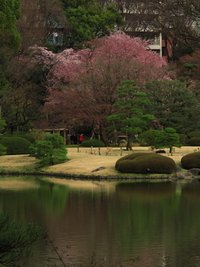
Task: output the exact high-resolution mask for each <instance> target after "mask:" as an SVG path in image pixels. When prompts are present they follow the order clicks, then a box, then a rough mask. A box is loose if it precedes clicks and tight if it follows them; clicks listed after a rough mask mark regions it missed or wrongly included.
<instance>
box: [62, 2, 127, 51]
mask: <svg viewBox="0 0 200 267" xmlns="http://www.w3.org/2000/svg"><path fill="white" fill-rule="evenodd" d="M62 2H63V5H64V8H65V12H66V17H67V20H68V22H69V27H70V30H69V35H68V38H67V46H68V47H79V48H80V47H83V46H84V44H85V42H86V41H89V40H91V39H94V38H95V37H101V36H104V35H107V34H109V33H110V32H112V31H113V30H114V28H115V26H116V25H118V24H120V23H121V22H122V18H121V15H120V14H119V12H118V11H117V8H116V5H115V4H113V3H110V4H109V5H107V6H105V7H103V6H102V5H100V3H99V2H98V0H62Z"/></svg>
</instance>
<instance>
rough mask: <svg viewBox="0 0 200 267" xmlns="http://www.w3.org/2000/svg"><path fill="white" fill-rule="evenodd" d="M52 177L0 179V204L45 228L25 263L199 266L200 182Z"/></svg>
mask: <svg viewBox="0 0 200 267" xmlns="http://www.w3.org/2000/svg"><path fill="white" fill-rule="evenodd" d="M51 181H52V182H49V181H46V180H42V179H38V178H37V179H31V178H4V177H2V178H1V179H0V211H1V212H6V213H8V214H9V215H11V216H12V217H14V218H15V219H16V220H17V221H20V222H35V223H38V224H40V225H42V226H43V227H44V228H45V229H46V230H47V233H48V239H47V240H44V241H42V242H41V241H40V242H38V243H37V244H35V246H34V248H33V251H32V255H31V256H30V257H29V259H26V262H25V263H24V264H22V263H21V266H22V267H25V266H28V267H61V266H67V267H90V266H91V267H199V266H200V184H198V183H195V184H184V185H180V184H175V183H169V182H164V183H130V182H117V183H113V182H107V183H100V182H80V181H61V182H60V184H59V183H55V182H53V181H54V180H51ZM62 183H64V184H62ZM59 257H60V258H61V259H62V260H60V259H59Z"/></svg>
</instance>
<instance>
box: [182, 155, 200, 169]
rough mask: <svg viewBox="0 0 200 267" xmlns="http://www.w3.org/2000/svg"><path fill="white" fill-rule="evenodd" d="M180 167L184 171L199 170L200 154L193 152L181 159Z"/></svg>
mask: <svg viewBox="0 0 200 267" xmlns="http://www.w3.org/2000/svg"><path fill="white" fill-rule="evenodd" d="M181 165H182V167H183V168H184V169H187V170H189V169H193V168H200V152H194V153H190V154H187V155H185V156H183V157H182V159H181Z"/></svg>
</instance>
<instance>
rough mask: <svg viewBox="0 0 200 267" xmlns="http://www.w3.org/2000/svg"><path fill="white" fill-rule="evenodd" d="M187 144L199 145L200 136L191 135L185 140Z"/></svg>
mask: <svg viewBox="0 0 200 267" xmlns="http://www.w3.org/2000/svg"><path fill="white" fill-rule="evenodd" d="M187 144H188V145H189V146H200V137H192V138H190V139H189V140H188V141H187Z"/></svg>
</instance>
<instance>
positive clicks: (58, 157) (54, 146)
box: [30, 133, 67, 166]
mask: <svg viewBox="0 0 200 267" xmlns="http://www.w3.org/2000/svg"><path fill="white" fill-rule="evenodd" d="M30 149H31V154H32V155H33V156H35V157H36V158H38V159H39V160H40V161H39V165H40V166H46V165H54V164H58V163H62V162H65V161H66V159H67V150H66V148H65V144H64V139H63V137H62V136H60V135H59V134H50V133H46V134H44V137H43V139H42V140H39V141H36V143H35V144H33V145H32V146H31V147H30Z"/></svg>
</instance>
